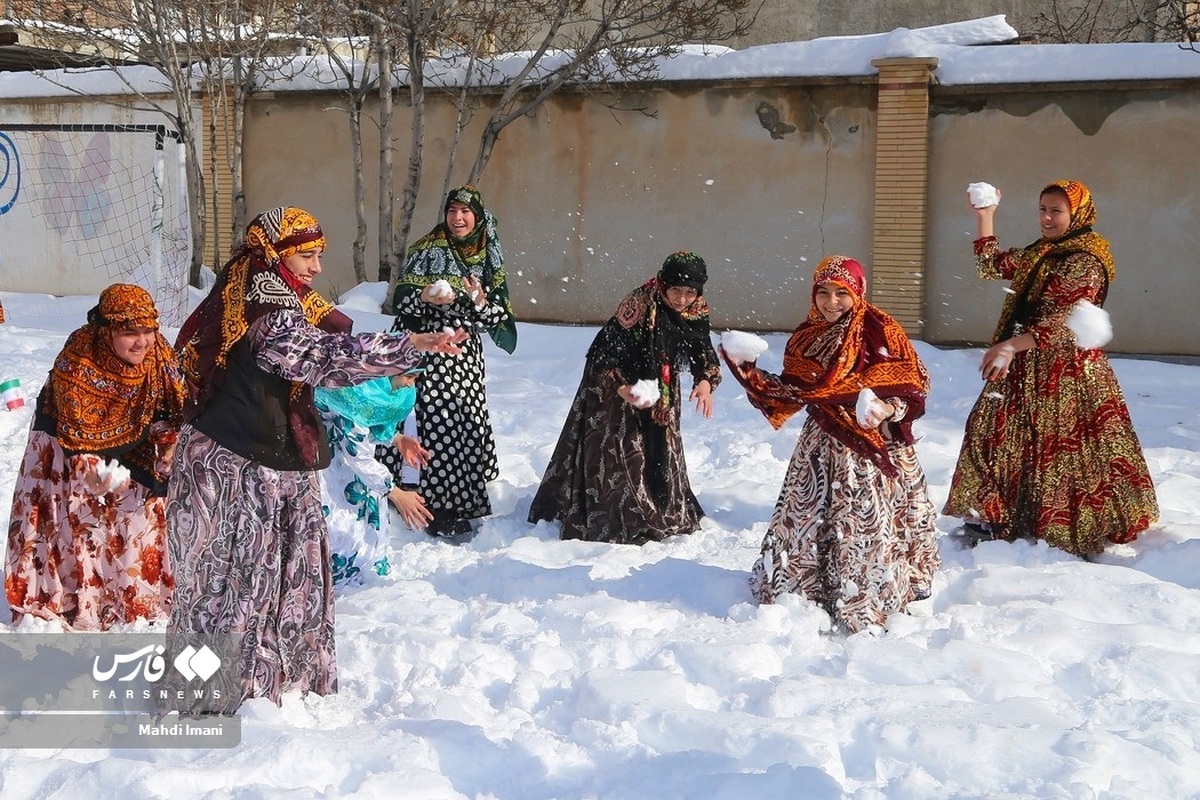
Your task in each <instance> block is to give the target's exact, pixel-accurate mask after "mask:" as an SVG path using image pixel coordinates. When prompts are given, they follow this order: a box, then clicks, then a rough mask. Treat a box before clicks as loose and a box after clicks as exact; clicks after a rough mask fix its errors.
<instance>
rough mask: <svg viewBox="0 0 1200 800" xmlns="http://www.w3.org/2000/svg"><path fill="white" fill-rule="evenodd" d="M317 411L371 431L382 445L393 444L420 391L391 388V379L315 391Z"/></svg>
mask: <svg viewBox="0 0 1200 800" xmlns="http://www.w3.org/2000/svg"><path fill="white" fill-rule="evenodd" d="M315 394H316V401H317V407H318V408H320V409H321V410H323V411H330V412H332V413H334V414H337V415H338V416H339V417H342V418H344V419H346V420H349V421H350V422H353V423H355V424H357V425H361V426H363V427H364V428H367V429H369V430H370V431H371V437H372V438H374V439H375V441H376V442H379V443H380V444H390V443H391V441H392V438H393V437H395V435H396V432H397V431H398V430H399V429H400V425H401V424H402V423H403V422H404V420H405V419H406V418H407V417H408V415H409V414H410V413H411V412H412V410H413V406H414V405H415V404H416V402H417V387H415V386H401V387H399V388H397V389H393V388H392V379H391V378H387V377H384V378H375V379H373V380H369V381H367V382H365V383H360V384H357V385H356V386H346V387H343V388H341V389H322V388H318V389H317V390H316V391H315Z"/></svg>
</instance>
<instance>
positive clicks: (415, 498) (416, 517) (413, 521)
mask: <svg viewBox="0 0 1200 800" xmlns="http://www.w3.org/2000/svg"><path fill="white" fill-rule="evenodd" d="M388 500H390V501H391V503H392V505H393V506H395V507H396V510H397V511H398V512H400V518H401V519H403V520H404V524H405V525H407V526H408V527H410V528H412V529H413V530H420V529H421V528H424V527H425V526H426V525H428V524H429V523H430V522H431V521H432V520H433V512H432V511H430V510H429V509H428V508H426V506H425V498H424V497H421V494H420V492H414V491H410V490H409V489H401V488H400V487H399V486H397V487H395V488H393V489H392V490H391V491H390V492H388Z"/></svg>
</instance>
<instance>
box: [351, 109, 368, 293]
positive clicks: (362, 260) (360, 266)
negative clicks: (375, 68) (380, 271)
mask: <svg viewBox="0 0 1200 800" xmlns="http://www.w3.org/2000/svg"><path fill="white" fill-rule="evenodd" d="M362 109H363V96H362V94H355V95H354V96H353V97H352V98H351V100H350V157H351V160H352V162H353V172H354V221H355V222H356V223H358V228H357V230H356V232H355V236H354V245H353V246H352V248H351V261H352V262H353V264H354V279H355V280H356V281H358V282H359V283H366V282H367V263H366V251H367V199H366V193H367V189H366V186H365V184H364V181H363V149H362Z"/></svg>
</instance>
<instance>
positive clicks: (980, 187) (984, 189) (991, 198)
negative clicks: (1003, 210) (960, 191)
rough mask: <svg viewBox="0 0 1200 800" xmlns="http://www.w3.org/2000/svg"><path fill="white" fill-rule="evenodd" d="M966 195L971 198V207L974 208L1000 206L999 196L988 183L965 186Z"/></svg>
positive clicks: (994, 188)
mask: <svg viewBox="0 0 1200 800" xmlns="http://www.w3.org/2000/svg"><path fill="white" fill-rule="evenodd" d="M967 194H969V195H970V196H971V205H973V206H975V207H976V208H987V207H988V206H997V205H1000V194H999V193H998V192H997V191H996V187H995V186H992V185H991V184H990V183H983V182H982V181H980V182H978V183H972V184H969V185H968V186H967Z"/></svg>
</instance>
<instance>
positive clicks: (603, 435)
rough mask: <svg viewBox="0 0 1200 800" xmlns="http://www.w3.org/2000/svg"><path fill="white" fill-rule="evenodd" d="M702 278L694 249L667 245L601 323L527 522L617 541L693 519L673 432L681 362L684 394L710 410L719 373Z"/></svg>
mask: <svg viewBox="0 0 1200 800" xmlns="http://www.w3.org/2000/svg"><path fill="white" fill-rule="evenodd" d="M707 278H708V273H707V269H706V267H705V264H704V260H703V259H702V258H700V256H698V255H696V254H695V253H675V254H673V255H671V256H669V257H668V258H667V260H666V261H665V262H663V266H662V269H661V270H660V271H659V273H658V275H657V277H654V278H651V279H650V280H649V281H647V282H646V283H645V284H643V285H642V286H639V287H638V288H637V289H635V290H634V291H633V292H632V293H630V294H629V295H628V296H627V297H625V299H624V300H622V301H621V304H620V306H619V307H618V308H617V313H616V314H615V315H613V317H612V319H610V320H609V321H608V322H607V323H606V324H605V325H604V327H603V328H601V329H600V333H599V334H598V335H597V336H596V338H595V340H594V341H593V342H592V346H591V347H590V348H589V349H588V353H587V361H586V362H585V364H584V369H583V380H582V381H581V382H580V384H579V389H578V391H577V392H576V393H575V400H574V402H573V403H572V404H571V410H570V412H569V413H568V414H567V421H566V423H565V424H564V425H563V429H562V433H561V434H560V435H559V438H558V445H557V446H556V447H555V449H554V455H553V456H552V457H551V458H550V465H549V466H548V467H546V474H545V475H544V476H543V478H542V483H541V486H540V487H539V488H538V492H537V495H536V496H535V497H534V499H533V506H532V508H531V509H530V511H529V521H530V522H537V521H538V520H543V519H544V520H561V521H562V538H564V539H587V540H590V541H596V542H617V543H625V544H643V543H645V542H649V541H657V540H660V539H663V538H666V537H667V536H671V535H674V534H679V533H691V532H692V531H694V530H696V529H697V528H698V527H699V526H700V518H701V517H702V516H704V510H703V509H702V508H701V507H700V503H699V502H698V501H697V500H696V496H695V495H694V494H692V488H691V484H690V483H689V482H688V475H687V465H686V463H685V462H684V457H683V439H682V438H681V437H680V433H679V415H680V405H681V399H680V394H679V392H680V388H679V387H680V380H679V369H680V368H681V367H682V368H686V369H688V370H689V371H690V372H691V375H692V381H693V387H692V390H691V393H690V394H689V396H688V399H689V400H691V401H694V402H695V404H696V410H697V411H699V412H700V413H701V414H703V415H704V416H705V418H709V417H711V416H712V391H713V389H715V388H716V386H717V384H718V383H720V380H721V373H720V364H719V362H718V361H717V355H716V352H715V351H714V350H713V347H712V343H711V341H710V340H709V322H708V304H707V303H706V302H705V300H704V298H703V296H702V294H703V291H704V283H705V281H706V280H707ZM651 384H652V385H653V388H649V387H650V385H651ZM643 387H647V389H646V390H643Z"/></svg>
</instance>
